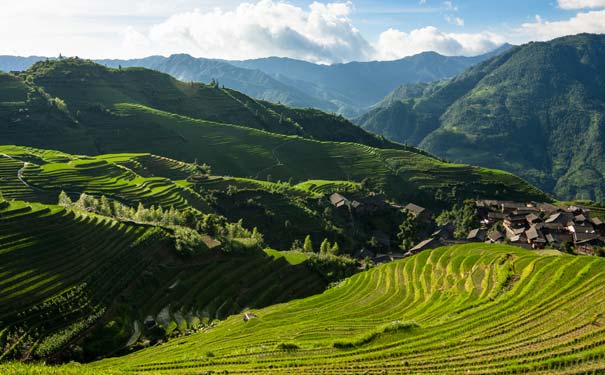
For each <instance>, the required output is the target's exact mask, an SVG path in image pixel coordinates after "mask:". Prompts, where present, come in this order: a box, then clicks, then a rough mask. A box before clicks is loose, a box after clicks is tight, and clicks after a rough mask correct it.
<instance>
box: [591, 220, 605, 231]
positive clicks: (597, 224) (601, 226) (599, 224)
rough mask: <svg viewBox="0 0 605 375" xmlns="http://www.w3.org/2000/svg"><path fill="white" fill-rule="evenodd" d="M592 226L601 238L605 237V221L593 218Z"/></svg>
mask: <svg viewBox="0 0 605 375" xmlns="http://www.w3.org/2000/svg"><path fill="white" fill-rule="evenodd" d="M592 225H593V226H594V228H595V230H596V231H597V232H598V233H599V234H600V235H601V236H605V222H603V220H601V219H600V218H598V217H593V218H592Z"/></svg>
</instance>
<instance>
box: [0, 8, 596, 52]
mask: <svg viewBox="0 0 605 375" xmlns="http://www.w3.org/2000/svg"><path fill="white" fill-rule="evenodd" d="M330 1H334V2H330ZM0 3H1V4H0V35H1V36H2V37H1V43H0V55H2V54H9V55H22V56H29V55H43V56H56V55H58V54H59V53H62V54H63V55H69V56H74V55H76V56H80V57H87V58H135V57H143V56H148V55H154V54H159V55H170V54H172V53H188V54H191V55H193V56H196V57H209V58H224V59H249V58H257V57H265V56H285V57H292V58H298V59H304V60H308V61H312V62H319V63H334V62H346V61H353V60H363V61H365V60H391V59H397V58H401V57H404V56H409V55H413V54H416V53H419V52H422V51H429V50H432V51H437V52H439V53H442V54H445V55H476V54H481V53H484V52H487V51H490V50H492V49H494V48H495V47H497V46H499V45H501V44H502V43H504V42H509V43H513V44H520V43H525V42H528V41H532V40H548V39H552V38H556V37H559V36H562V35H568V34H577V33H580V32H591V33H605V0H506V1H500V0H498V1H492V0H452V1H443V0H351V1H347V0H327V1H326V2H323V1H314V2H313V1H300V0H248V1H231V0H226V1H215V0H173V1H166V0H87V1H81V0H52V1H49V0H2V1H1V2H0Z"/></svg>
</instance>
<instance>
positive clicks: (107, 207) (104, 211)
mask: <svg viewBox="0 0 605 375" xmlns="http://www.w3.org/2000/svg"><path fill="white" fill-rule="evenodd" d="M98 212H99V213H100V214H101V215H105V216H112V215H113V213H112V210H111V204H110V203H109V200H108V199H107V197H106V196H104V195H103V196H101V201H100V203H99V211H98Z"/></svg>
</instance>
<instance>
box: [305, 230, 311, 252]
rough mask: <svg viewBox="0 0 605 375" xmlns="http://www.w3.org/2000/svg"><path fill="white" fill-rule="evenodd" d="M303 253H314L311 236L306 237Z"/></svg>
mask: <svg viewBox="0 0 605 375" xmlns="http://www.w3.org/2000/svg"><path fill="white" fill-rule="evenodd" d="M303 251H304V252H305V253H312V252H313V242H311V235H310V234H308V235H307V237H305V242H304V244H303Z"/></svg>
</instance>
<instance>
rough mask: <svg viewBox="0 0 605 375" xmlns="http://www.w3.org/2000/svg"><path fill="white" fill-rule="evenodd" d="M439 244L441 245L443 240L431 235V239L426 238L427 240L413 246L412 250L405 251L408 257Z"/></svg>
mask: <svg viewBox="0 0 605 375" xmlns="http://www.w3.org/2000/svg"><path fill="white" fill-rule="evenodd" d="M439 246H441V241H439V239H438V238H435V237H431V238H429V239H426V240H424V241H422V242H420V243H419V244H417V245H416V246H414V247H413V248H411V249H410V251H408V252H407V253H405V256H406V257H407V256H411V255H414V254H418V253H419V252H421V251H423V250H428V249H434V248H436V247H439Z"/></svg>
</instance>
